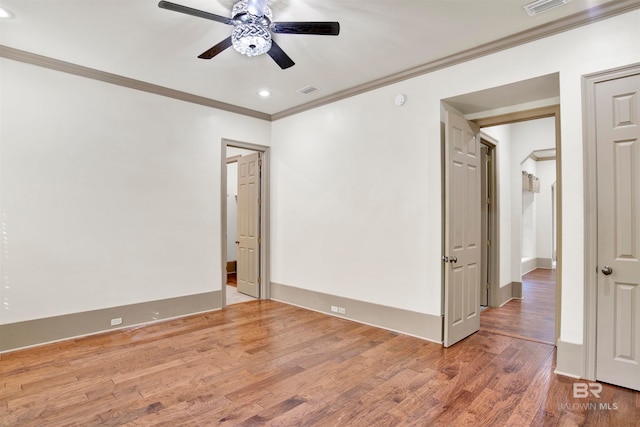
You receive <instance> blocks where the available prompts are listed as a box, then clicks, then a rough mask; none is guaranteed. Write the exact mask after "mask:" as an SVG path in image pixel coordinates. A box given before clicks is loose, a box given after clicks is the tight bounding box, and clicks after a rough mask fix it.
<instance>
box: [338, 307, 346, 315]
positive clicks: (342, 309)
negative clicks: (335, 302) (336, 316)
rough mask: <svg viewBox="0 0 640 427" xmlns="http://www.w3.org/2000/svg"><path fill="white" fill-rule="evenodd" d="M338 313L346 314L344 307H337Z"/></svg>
mask: <svg viewBox="0 0 640 427" xmlns="http://www.w3.org/2000/svg"><path fill="white" fill-rule="evenodd" d="M338 313H340V314H346V313H347V309H346V308H344V307H338Z"/></svg>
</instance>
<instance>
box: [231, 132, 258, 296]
mask: <svg viewBox="0 0 640 427" xmlns="http://www.w3.org/2000/svg"><path fill="white" fill-rule="evenodd" d="M268 160H269V149H268V147H264V146H259V145H255V144H249V143H243V142H238V141H231V140H223V143H222V163H223V165H222V180H221V181H222V188H221V206H222V209H221V210H222V212H221V213H222V215H221V228H222V233H221V235H222V289H223V291H224V292H223V293H222V295H223V299H222V306H223V307H224V306H226V305H228V304H235V303H240V302H246V301H251V300H255V299H268V295H269V287H268V283H269V268H268V266H269V264H268V256H269V252H268V236H269V220H268V212H269V211H268V206H269V185H268V178H269V175H268V171H269V164H268Z"/></svg>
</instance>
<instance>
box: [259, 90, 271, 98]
mask: <svg viewBox="0 0 640 427" xmlns="http://www.w3.org/2000/svg"><path fill="white" fill-rule="evenodd" d="M258 94H259V95H260V96H261V97H263V98H266V97H267V96H269V95H271V92H269V91H268V90H266V89H262V90H261V91H260V92H258Z"/></svg>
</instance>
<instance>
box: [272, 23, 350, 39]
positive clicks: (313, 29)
mask: <svg viewBox="0 0 640 427" xmlns="http://www.w3.org/2000/svg"><path fill="white" fill-rule="evenodd" d="M271 31H273V32H274V33H281V34H317V35H323V36H337V35H338V34H340V23H339V22H274V23H272V24H271Z"/></svg>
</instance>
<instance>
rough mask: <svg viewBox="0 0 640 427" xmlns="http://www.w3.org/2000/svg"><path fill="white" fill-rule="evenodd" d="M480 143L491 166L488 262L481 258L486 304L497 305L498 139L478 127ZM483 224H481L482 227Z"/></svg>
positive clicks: (498, 254) (498, 237)
mask: <svg viewBox="0 0 640 427" xmlns="http://www.w3.org/2000/svg"><path fill="white" fill-rule="evenodd" d="M480 143H481V144H482V145H484V146H486V147H488V149H489V152H490V153H491V167H490V168H489V170H488V174H489V182H488V183H487V186H488V187H489V194H491V195H492V197H491V203H490V204H489V212H488V214H489V231H488V232H487V233H486V236H487V239H488V240H489V241H490V242H491V245H490V246H489V247H488V248H487V254H488V256H489V262H488V263H487V262H486V260H484V259H483V260H482V262H483V263H485V264H486V265H487V268H488V269H489V289H488V291H489V295H488V298H487V306H489V307H497V306H498V299H499V298H498V297H499V292H500V276H499V273H500V250H499V249H500V229H499V225H500V197H499V195H500V193H499V191H500V175H499V171H498V150H497V146H498V143H499V141H498V140H496V139H495V138H493V137H491V136H489V135H487V134H486V133H484V132H482V128H481V129H480ZM484 227H485V225H483V229H484Z"/></svg>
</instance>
